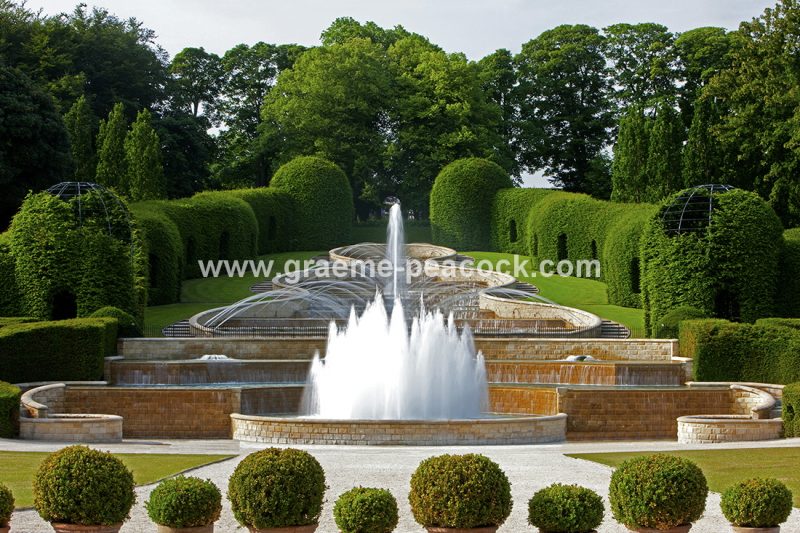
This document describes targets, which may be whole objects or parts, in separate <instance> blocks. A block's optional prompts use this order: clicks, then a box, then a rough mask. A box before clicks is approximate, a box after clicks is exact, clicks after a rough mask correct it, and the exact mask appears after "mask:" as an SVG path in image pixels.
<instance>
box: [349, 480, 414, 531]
mask: <svg viewBox="0 0 800 533" xmlns="http://www.w3.org/2000/svg"><path fill="white" fill-rule="evenodd" d="M333 518H334V519H335V520H336V525H337V526H339V529H340V530H341V532H342V533H389V532H390V531H394V528H395V527H397V520H398V512H397V500H395V499H394V496H392V493H391V492H389V491H388V490H386V489H371V488H363V487H356V488H354V489H350V490H348V491H347V492H345V493H344V494H342V495H341V496H339V498H338V499H337V500H336V503H335V504H334V506H333Z"/></svg>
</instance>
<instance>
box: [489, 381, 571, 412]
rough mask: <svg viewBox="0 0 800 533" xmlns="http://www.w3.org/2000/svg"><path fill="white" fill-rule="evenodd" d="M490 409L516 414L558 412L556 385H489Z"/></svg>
mask: <svg viewBox="0 0 800 533" xmlns="http://www.w3.org/2000/svg"><path fill="white" fill-rule="evenodd" d="M489 410H490V411H491V412H493V413H508V414H516V415H531V414H536V415H555V414H558V412H559V411H558V392H557V391H556V389H555V388H554V387H507V386H492V387H489Z"/></svg>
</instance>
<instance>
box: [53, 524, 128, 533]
mask: <svg viewBox="0 0 800 533" xmlns="http://www.w3.org/2000/svg"><path fill="white" fill-rule="evenodd" d="M50 525H51V526H53V530H54V531H55V532H56V533H119V528H121V527H122V522H120V523H119V524H113V525H110V526H84V525H82V524H59V523H58V522H51V523H50Z"/></svg>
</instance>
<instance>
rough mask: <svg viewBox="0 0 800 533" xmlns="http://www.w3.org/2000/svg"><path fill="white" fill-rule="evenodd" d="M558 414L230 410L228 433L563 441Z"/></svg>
mask: <svg viewBox="0 0 800 533" xmlns="http://www.w3.org/2000/svg"><path fill="white" fill-rule="evenodd" d="M566 418H567V416H566V415H564V414H560V415H555V416H545V417H522V418H491V419H480V420H426V421H385V420H345V421H337V420H317V419H299V418H279V417H258V416H245V415H237V414H235V415H231V419H232V420H233V438H234V439H237V440H241V441H246V442H261V443H268V444H350V445H407V446H444V445H451V446H452V445H460V444H469V445H490V444H494V445H498V444H536V443H548V442H561V441H563V440H564V430H565V426H566V424H565V422H566Z"/></svg>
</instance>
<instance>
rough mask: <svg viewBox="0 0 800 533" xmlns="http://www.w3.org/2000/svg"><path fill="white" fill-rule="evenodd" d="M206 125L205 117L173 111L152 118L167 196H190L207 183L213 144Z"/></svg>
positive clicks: (212, 155) (213, 149)
mask: <svg viewBox="0 0 800 533" xmlns="http://www.w3.org/2000/svg"><path fill="white" fill-rule="evenodd" d="M208 126H209V124H208V121H207V120H206V118H205V117H202V116H201V117H195V116H193V115H191V114H189V113H186V112H182V111H177V110H172V111H169V112H167V113H166V114H164V115H163V116H161V117H159V118H158V119H156V120H155V129H156V133H157V134H158V138H159V139H160V140H161V151H162V155H163V159H164V180H165V182H166V184H167V196H168V197H169V198H182V197H186V196H191V195H192V194H194V193H196V192H198V191H201V190H203V189H205V188H207V187H208V186H209V183H208V181H209V164H210V163H211V161H212V159H213V157H214V154H215V145H214V139H212V138H211V136H210V135H209V134H208Z"/></svg>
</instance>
